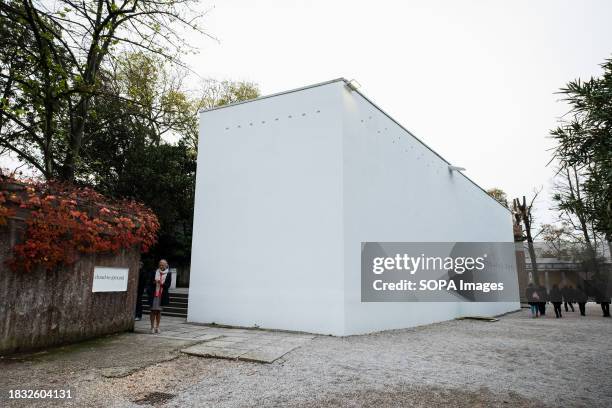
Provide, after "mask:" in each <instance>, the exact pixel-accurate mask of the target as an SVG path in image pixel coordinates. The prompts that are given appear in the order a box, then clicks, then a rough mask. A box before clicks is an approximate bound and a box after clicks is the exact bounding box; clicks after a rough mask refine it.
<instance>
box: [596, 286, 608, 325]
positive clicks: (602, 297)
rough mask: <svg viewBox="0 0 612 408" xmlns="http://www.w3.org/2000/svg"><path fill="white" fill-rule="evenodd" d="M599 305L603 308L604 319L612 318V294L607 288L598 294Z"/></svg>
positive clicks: (601, 289)
mask: <svg viewBox="0 0 612 408" xmlns="http://www.w3.org/2000/svg"><path fill="white" fill-rule="evenodd" d="M601 286H604V285H601ZM597 303H599V305H600V306H601V311H602V312H603V317H610V294H609V293H608V291H607V290H606V288H605V286H604V287H602V288H600V290H599V291H598V292H597Z"/></svg>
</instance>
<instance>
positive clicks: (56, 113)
mask: <svg viewBox="0 0 612 408" xmlns="http://www.w3.org/2000/svg"><path fill="white" fill-rule="evenodd" d="M195 4H197V2H196V1H195V0H162V1H157V0H156V1H148V0H141V1H134V0H119V1H115V0H83V1H77V2H74V1H69V0H57V1H45V0H39V1H33V0H29V1H16V0H8V1H3V2H0V27H2V28H0V35H1V37H0V40H1V43H2V51H0V90H1V92H2V96H1V107H2V109H0V135H1V136H2V138H0V147H3V148H5V149H8V150H10V151H12V152H14V153H16V154H17V155H18V157H19V158H20V159H21V160H22V161H24V162H26V163H28V164H29V165H30V166H31V167H34V168H36V169H38V170H39V171H40V172H41V173H42V174H43V175H44V176H45V177H47V178H61V179H64V180H73V179H74V178H75V177H76V168H77V167H78V165H79V162H80V159H81V153H82V148H83V145H84V142H85V140H84V138H85V137H86V135H85V128H86V126H87V121H88V120H89V119H90V114H91V112H92V110H91V104H92V100H93V98H94V96H96V95H100V94H101V93H103V92H105V89H104V88H103V87H102V85H101V84H102V81H101V75H102V73H103V72H104V71H105V70H108V69H109V66H110V65H111V64H112V63H113V62H114V60H115V58H116V57H117V56H118V55H121V54H122V53H123V52H125V51H127V50H131V51H134V50H140V51H146V52H148V53H152V54H154V55H157V56H158V57H162V58H164V59H166V60H168V61H172V62H174V63H176V64H180V59H179V57H180V55H181V54H183V53H184V52H186V51H189V49H190V48H189V46H188V44H186V43H185V42H184V40H183V38H184V35H183V34H182V33H181V29H184V28H189V29H193V30H196V31H199V32H202V31H201V30H200V29H199V27H198V26H197V22H198V17H199V15H198V14H197V13H196V12H194V11H193V10H192V8H191V6H192V5H195ZM124 97H127V98H129V97H130V95H129V94H128V95H124Z"/></svg>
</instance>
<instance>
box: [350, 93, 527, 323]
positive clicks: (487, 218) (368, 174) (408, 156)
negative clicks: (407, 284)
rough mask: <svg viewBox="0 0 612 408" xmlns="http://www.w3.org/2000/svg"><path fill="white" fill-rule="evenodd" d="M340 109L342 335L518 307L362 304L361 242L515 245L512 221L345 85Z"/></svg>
mask: <svg viewBox="0 0 612 408" xmlns="http://www.w3.org/2000/svg"><path fill="white" fill-rule="evenodd" d="M343 105H344V119H343V124H344V125H343V127H344V137H343V140H344V143H343V145H344V147H343V152H344V156H343V186H344V199H343V203H344V211H343V213H344V267H345V334H359V333H366V332H372V331H378V330H386V329H395V328H403V327H412V326H416V325H421V324H427V323H433V322H437V321H443V320H449V319H453V318H455V317H458V316H462V315H495V314H501V313H504V312H507V311H511V310H516V309H519V308H520V304H519V303H518V301H517V302H504V303H492V302H488V303H484V302H483V303H465V302H461V303H450V302H449V303H410V302H401V303H399V302H398V303H361V286H360V285H361V280H360V276H361V275H360V274H361V269H360V261H361V258H360V251H361V242H365V241H383V242H384V241H386V242H455V241H457V242H460V241H463V242H513V234H512V219H511V215H510V212H509V211H507V210H506V209H505V208H503V207H502V206H501V205H499V204H498V203H497V202H496V201H495V200H493V199H492V198H490V197H489V196H488V195H487V194H486V193H485V192H484V191H482V190H481V189H480V188H479V187H477V186H476V185H475V184H474V183H472V182H471V181H470V180H468V179H467V178H466V177H464V176H463V175H462V174H460V173H457V172H453V173H450V172H449V171H448V164H447V163H446V162H445V161H444V160H442V159H441V158H440V157H439V156H437V155H436V154H435V153H434V152H433V151H431V150H430V149H428V148H427V147H426V146H425V145H423V144H422V143H420V142H419V141H418V140H417V139H415V138H414V137H413V136H412V135H411V134H410V133H408V132H407V131H405V130H404V129H402V127H400V126H399V125H398V124H396V123H395V122H394V121H393V120H391V119H390V118H389V117H388V116H386V115H385V114H384V113H383V112H381V111H380V110H378V109H377V108H376V107H375V106H373V105H372V104H371V103H369V102H368V101H367V100H366V99H364V98H363V97H362V96H361V95H359V94H358V93H356V92H351V91H349V90H348V89H347V88H344V90H343ZM449 137H461V134H460V133H457V134H455V135H449ZM473 148H474V149H477V148H478V146H474V147H473ZM459 164H461V163H459Z"/></svg>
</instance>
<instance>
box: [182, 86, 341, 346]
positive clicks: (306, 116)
mask: <svg viewBox="0 0 612 408" xmlns="http://www.w3.org/2000/svg"><path fill="white" fill-rule="evenodd" d="M341 108H342V103H341V93H340V92H339V89H338V88H337V87H334V86H324V87H318V88H312V89H307V90H304V91H302V92H299V93H292V94H286V95H283V96H279V97H272V98H266V99H261V100H258V101H254V102H250V103H247V104H241V105H236V106H233V107H228V108H223V109H217V110H213V111H209V112H203V113H202V114H201V116H200V141H199V147H198V150H199V153H198V170H197V179H196V203H195V219H194V237H193V250H192V264H191V265H192V266H191V280H190V289H189V311H188V320H189V321H192V322H203V323H210V322H216V323H223V324H230V325H238V326H254V325H257V326H259V327H267V328H279V329H287V330H301V331H309V332H318V333H330V334H342V331H343V320H344V311H343V306H344V304H343V298H344V297H343V275H342V273H341V271H342V270H343V266H342V262H343V257H342V212H341V211H342V206H341V200H342V179H341V175H342V161H341V159H340V158H341V157H342V150H341V149H342V131H341V126H342V112H341ZM290 116H291V117H290ZM262 122H265V123H262ZM239 126H240V127H239Z"/></svg>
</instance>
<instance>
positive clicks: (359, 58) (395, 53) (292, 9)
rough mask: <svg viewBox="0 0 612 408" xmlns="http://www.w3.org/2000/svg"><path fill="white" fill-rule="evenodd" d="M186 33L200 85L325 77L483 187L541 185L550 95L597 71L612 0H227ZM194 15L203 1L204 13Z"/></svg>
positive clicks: (607, 52) (541, 212) (608, 46)
mask: <svg viewBox="0 0 612 408" xmlns="http://www.w3.org/2000/svg"><path fill="white" fill-rule="evenodd" d="M206 4H207V5H208V6H210V7H214V8H212V9H211V10H210V12H209V13H208V15H207V17H206V19H205V20H204V25H205V27H206V29H207V31H208V32H209V33H210V34H211V35H213V36H215V37H217V38H218V39H219V43H217V42H215V41H212V40H209V39H205V38H199V37H193V43H195V45H198V46H199V48H200V53H199V54H198V55H196V56H190V57H188V58H187V61H188V62H189V63H190V64H191V65H192V67H193V69H194V70H195V71H196V72H197V73H198V74H199V75H200V76H202V77H211V78H217V79H234V80H249V81H253V82H256V83H257V84H259V87H260V89H261V91H262V93H263V94H269V93H275V92H280V91H284V90H287V89H292V88H297V87H301V86H304V85H309V84H312V83H317V82H321V81H326V80H329V79H332V78H337V77H345V78H348V79H352V78H355V79H357V80H358V81H359V82H360V83H361V85H362V87H361V91H362V92H363V93H364V94H366V95H367V96H368V97H370V98H371V99H372V100H373V101H374V102H375V103H377V104H378V105H379V106H380V107H381V108H383V109H384V110H385V111H387V112H388V113H389V114H390V115H391V116H393V117H394V118H395V119H397V120H398V121H399V122H400V123H402V124H403V125H404V126H405V127H406V128H408V129H409V130H411V131H412V132H413V133H414V134H415V135H416V136H417V137H419V138H420V139H422V140H423V141H424V142H425V143H427V144H428V145H429V146H430V147H432V148H433V149H434V150H436V151H437V152H438V153H440V154H441V155H442V156H443V157H445V158H446V159H447V160H449V161H450V162H451V163H453V164H455V165H459V166H463V167H466V168H467V172H466V174H467V175H468V176H469V177H470V178H472V179H473V180H474V181H476V182H477V183H478V184H479V185H481V186H482V187H484V188H489V187H494V186H495V187H499V188H502V189H503V190H505V191H506V192H507V193H508V194H509V196H510V197H514V196H518V195H522V194H528V193H530V191H531V190H532V189H533V188H534V187H536V186H540V185H542V186H544V187H545V191H544V192H543V197H542V200H541V201H540V203H539V205H538V214H537V215H538V216H539V217H540V219H542V220H547V221H549V220H552V219H553V214H552V213H551V212H548V210H547V209H548V207H550V199H549V196H550V190H549V187H550V180H551V176H552V173H553V169H552V168H551V167H546V164H547V163H548V161H549V159H550V156H551V153H550V151H548V149H550V147H551V146H552V143H551V140H549V139H547V135H548V131H549V129H551V128H552V127H554V126H555V123H556V119H557V118H558V117H559V116H560V115H561V114H563V113H565V112H566V110H567V106H566V105H564V104H563V103H562V102H560V101H559V98H560V97H559V95H555V94H554V93H555V91H557V90H558V88H559V87H561V86H563V85H564V84H565V83H566V82H567V81H569V80H571V79H574V78H577V77H581V78H588V77H590V76H591V75H598V74H599V73H600V72H601V70H600V68H599V64H601V63H602V62H603V60H604V59H605V58H607V57H610V56H611V55H612V24H611V23H610V17H612V1H605V0H602V1H578V0H576V1H559V0H550V1H542V0H540V1H527V0H524V1H519V0H512V1H504V2H502V1H491V0H482V1H450V0H449V1H431V0H429V1H401V2H400V1H382V0H377V1H356V0H351V1H330V0H327V1H305V0H304V1H291V0H278V1H254V0H233V1H232V0H223V1H219V2H218V3H216V4H215V3H212V2H209V3H206ZM203 7H204V6H203Z"/></svg>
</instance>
